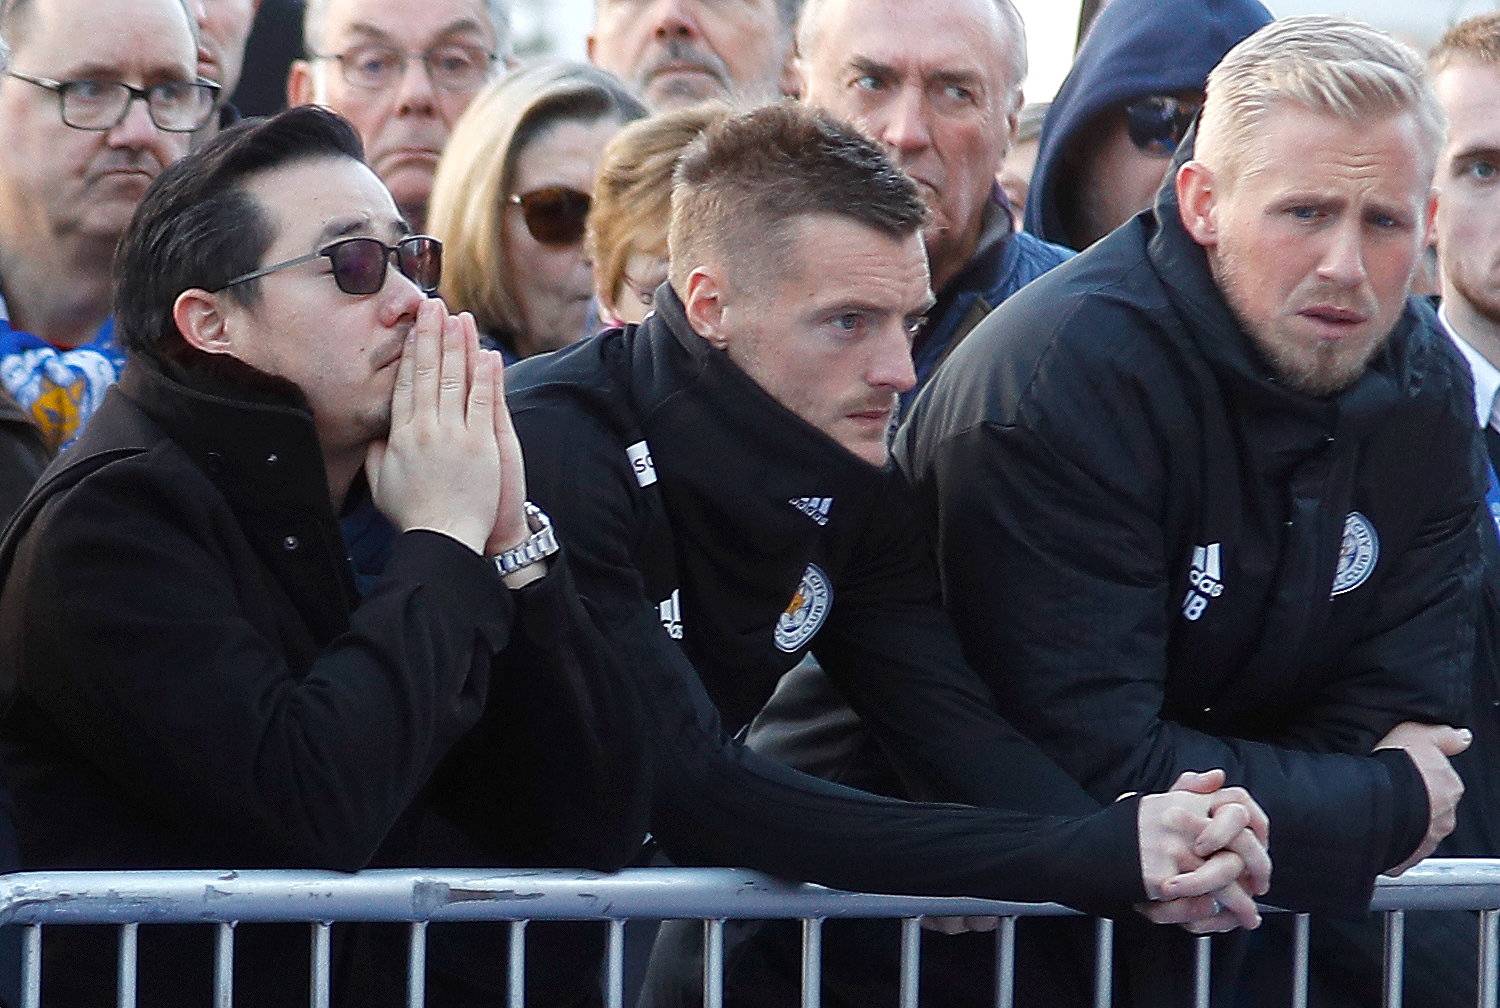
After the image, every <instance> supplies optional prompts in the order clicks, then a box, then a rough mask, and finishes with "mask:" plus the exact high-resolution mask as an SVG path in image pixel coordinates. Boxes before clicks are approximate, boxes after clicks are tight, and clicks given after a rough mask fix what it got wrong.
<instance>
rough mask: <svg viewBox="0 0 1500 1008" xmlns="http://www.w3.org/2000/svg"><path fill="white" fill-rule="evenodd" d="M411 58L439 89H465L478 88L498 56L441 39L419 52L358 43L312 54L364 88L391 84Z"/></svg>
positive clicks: (402, 71)
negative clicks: (353, 45) (417, 62)
mask: <svg viewBox="0 0 1500 1008" xmlns="http://www.w3.org/2000/svg"><path fill="white" fill-rule="evenodd" d="M412 58H416V59H419V60H421V61H422V66H423V67H425V68H426V70H427V79H428V80H430V81H432V86H433V87H435V88H437V89H438V90H439V91H451V92H465V91H478V90H479V89H480V88H481V87H483V86H484V83H485V81H487V80H489V77H490V68H491V67H492V66H493V65H494V63H495V60H497V59H499V56H498V55H497V54H496V53H492V52H489V51H487V50H485V49H482V48H480V47H479V46H472V45H463V44H462V43H458V42H445V43H443V44H441V45H435V46H433V47H432V48H430V49H425V50H423V51H422V52H407V51H406V50H403V49H397V48H396V47H394V46H388V45H362V46H355V47H353V48H351V49H347V50H345V51H344V52H341V53H329V54H326V55H323V54H319V55H315V56H314V57H313V59H320V60H333V61H334V62H336V63H337V64H338V65H339V71H340V72H341V73H342V74H343V75H344V80H345V81H346V82H348V83H349V84H350V86H352V87H357V88H363V89H365V90H366V91H385V90H387V89H389V88H392V87H395V86H396V85H397V84H398V83H400V81H401V78H402V77H403V76H404V75H405V74H406V65H407V61H408V60H410V59H412Z"/></svg>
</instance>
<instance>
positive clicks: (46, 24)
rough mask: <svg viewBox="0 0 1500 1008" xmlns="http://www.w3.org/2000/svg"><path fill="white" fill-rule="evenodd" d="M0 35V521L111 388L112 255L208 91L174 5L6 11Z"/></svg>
mask: <svg viewBox="0 0 1500 1008" xmlns="http://www.w3.org/2000/svg"><path fill="white" fill-rule="evenodd" d="M0 36H3V37H4V38H5V40H6V41H7V42H8V44H9V47H10V49H11V58H10V64H9V66H8V68H7V69H6V71H5V74H4V76H3V77H0V149H3V150H4V151H5V152H6V156H5V157H4V158H0V295H3V297H0V387H3V391H4V393H5V396H6V399H5V401H4V402H0V416H3V417H5V418H6V422H7V425H8V426H10V427H11V429H12V430H14V431H16V432H17V434H18V436H19V437H20V438H21V439H22V440H23V441H24V442H25V443H26V444H27V445H28V446H29V447H28V449H27V451H26V453H25V457H26V461H24V462H23V463H22V464H23V466H24V467H25V469H24V471H23V472H21V473H20V474H12V473H9V472H8V473H7V475H6V483H7V486H11V485H13V488H14V490H15V493H14V494H12V493H10V491H9V490H8V491H7V492H6V495H5V497H4V499H0V508H3V511H0V518H5V517H8V516H9V514H10V512H11V510H12V508H13V507H14V505H15V504H16V503H17V501H18V499H19V498H18V496H17V495H18V494H19V493H22V492H24V489H25V485H26V484H29V483H30V481H31V479H32V478H34V476H35V473H36V467H37V466H38V465H39V464H40V463H41V462H42V461H43V460H44V459H45V458H48V457H50V456H51V455H53V454H55V453H56V452H57V451H58V449H60V448H62V447H64V446H66V445H67V444H69V443H70V442H71V441H72V440H73V438H75V437H76V436H77V435H78V433H79V431H80V430H81V429H82V427H83V424H84V422H85V421H87V419H88V418H89V416H90V414H92V413H93V411H94V409H95V408H96V407H97V406H98V405H99V403H100V401H101V400H102V399H103V397H104V392H105V390H106V389H107V388H108V387H109V386H110V385H111V384H112V383H113V382H114V381H115V379H116V378H117V377H118V374H119V369H120V367H121V365H122V364H123V363H124V355H123V352H122V351H121V350H120V348H119V345H118V343H117V342H116V340H115V338H114V331H113V325H112V323H111V320H110V261H111V257H112V255H113V254H114V249H115V244H116V243H117V242H118V241H119V238H120V235H121V234H122V233H123V232H124V230H125V227H126V225H127V224H128V223H129V221H130V215H131V214H132V213H134V212H135V208H136V205H137V204H138V203H139V202H140V199H141V197H142V195H144V194H145V191H146V187H147V186H148V185H150V184H151V181H152V179H154V178H155V177H156V176H157V174H158V173H160V172H161V171H162V169H164V168H165V167H166V166H168V165H169V164H171V163H172V162H173V161H176V160H177V159H178V158H180V157H181V156H182V155H183V154H185V153H186V152H187V149H188V142H189V137H190V135H191V133H192V132H193V131H194V130H196V129H198V128H199V127H201V126H202V125H203V124H204V123H205V122H207V121H208V119H209V117H210V116H211V115H212V114H213V107H214V96H215V94H216V89H215V88H214V87H212V86H209V85H204V84H199V83H197V74H196V69H197V53H198V45H197V42H196V41H195V39H194V25H193V23H192V21H191V19H190V18H189V16H188V13H187V11H186V10H185V9H184V6H183V4H182V2H181V0H19V2H14V3H11V4H10V5H9V6H8V7H7V8H6V9H5V12H4V15H3V20H0ZM23 424H29V425H30V429H29V430H28V429H27V428H25V427H24V426H22V425H23ZM33 432H34V433H33Z"/></svg>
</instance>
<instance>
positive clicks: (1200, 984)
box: [1193, 935, 1214, 1008]
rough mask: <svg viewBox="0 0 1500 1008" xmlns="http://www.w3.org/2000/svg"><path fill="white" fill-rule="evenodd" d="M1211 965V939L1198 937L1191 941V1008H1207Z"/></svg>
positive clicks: (1202, 936) (1212, 962)
mask: <svg viewBox="0 0 1500 1008" xmlns="http://www.w3.org/2000/svg"><path fill="white" fill-rule="evenodd" d="M1213 965H1214V961H1213V939H1212V938H1210V937H1209V936H1208V935H1199V936H1198V937H1197V938H1196V939H1194V941H1193V1008H1208V995H1209V988H1210V985H1211V983H1212V976H1213Z"/></svg>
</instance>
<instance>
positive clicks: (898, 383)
mask: <svg viewBox="0 0 1500 1008" xmlns="http://www.w3.org/2000/svg"><path fill="white" fill-rule="evenodd" d="M865 382H866V383H867V384H868V385H869V386H870V387H871V388H888V389H891V390H892V391H894V392H897V393H902V392H909V391H911V389H912V388H913V387H915V386H916V384H917V371H916V367H915V366H914V365H913V364H912V360H911V340H910V339H909V338H908V336H907V332H906V329H905V328H904V326H903V325H902V324H901V323H899V322H898V323H895V324H892V325H891V326H889V327H888V331H887V332H885V333H884V334H883V335H882V338H881V339H880V340H878V341H876V343H875V345H874V353H873V354H872V355H871V357H870V367H869V370H868V372H867V373H866V375H865Z"/></svg>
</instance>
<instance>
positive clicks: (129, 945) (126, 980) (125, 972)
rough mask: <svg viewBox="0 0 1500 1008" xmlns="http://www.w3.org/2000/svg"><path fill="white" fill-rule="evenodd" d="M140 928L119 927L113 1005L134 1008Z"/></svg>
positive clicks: (137, 926) (135, 926)
mask: <svg viewBox="0 0 1500 1008" xmlns="http://www.w3.org/2000/svg"><path fill="white" fill-rule="evenodd" d="M140 932H141V926H140V924H137V923H130V924H121V925H120V958H119V962H118V964H117V966H116V968H115V1004H117V1005H118V1006H119V1008H135V977H136V950H137V949H138V948H139V947H140Z"/></svg>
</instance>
